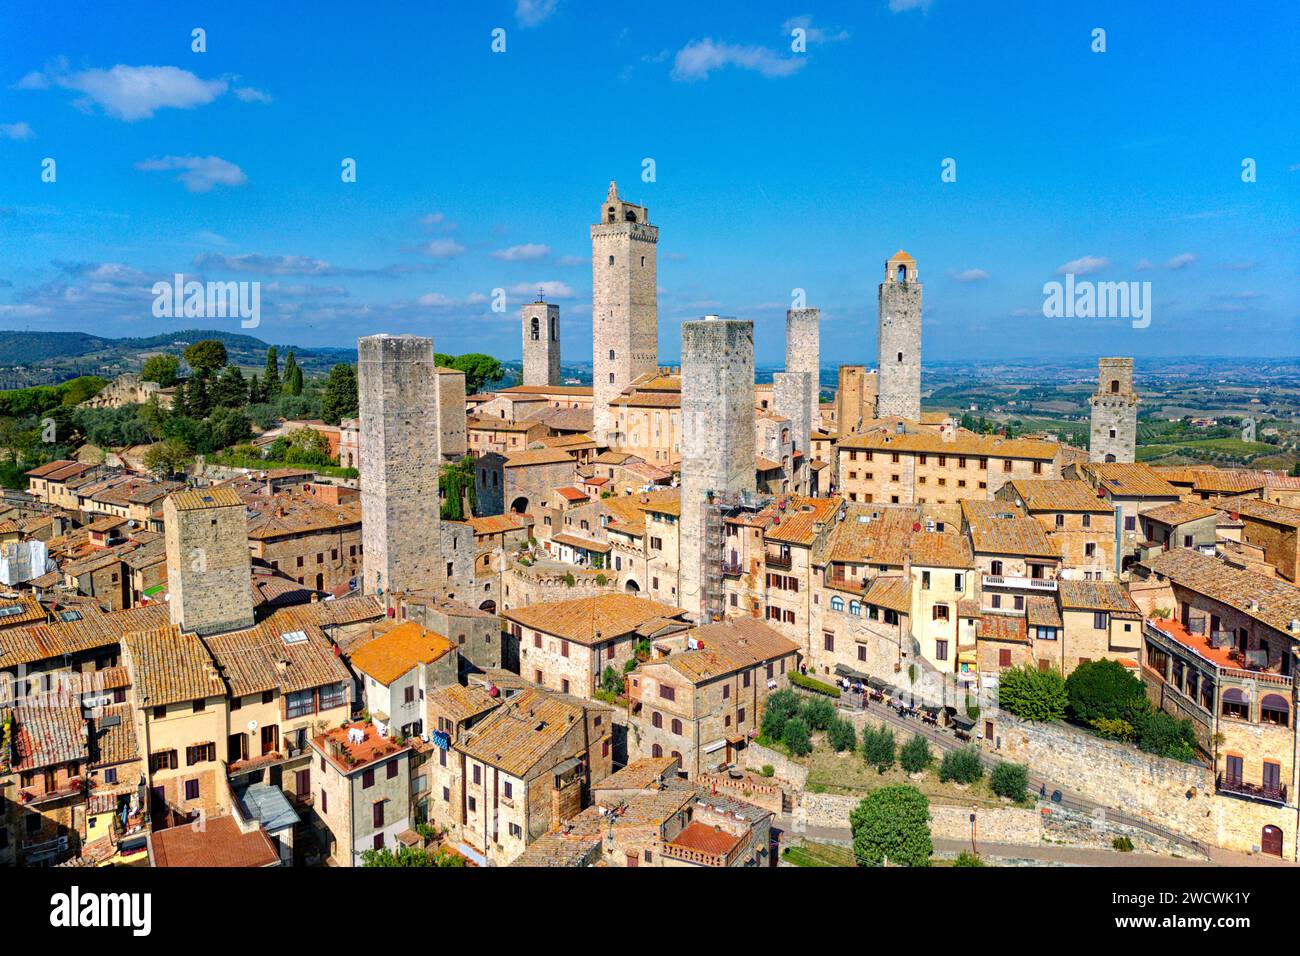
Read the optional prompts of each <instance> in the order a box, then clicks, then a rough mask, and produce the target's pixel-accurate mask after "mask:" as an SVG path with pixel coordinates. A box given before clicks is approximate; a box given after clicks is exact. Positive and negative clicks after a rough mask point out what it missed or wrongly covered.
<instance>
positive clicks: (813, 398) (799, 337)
mask: <svg viewBox="0 0 1300 956" xmlns="http://www.w3.org/2000/svg"><path fill="white" fill-rule="evenodd" d="M821 324H822V310H821V309H789V310H787V311H786V313H785V370H786V371H787V372H789V373H793V374H797V373H799V372H807V373H808V407H809V408H810V409H811V410H812V412H811V418H812V419H813V421H812V424H814V425H815V424H817V423H816V421H815V419H816V417H817V406H818V405H819V404H820V402H821V374H822V367H821V366H822V331H821ZM777 411H778V412H780V409H779V408H778V409H777ZM783 414H789V413H788V412H786V413H783ZM801 447H802V446H801ZM803 451H804V452H805V454H806V453H807V449H806V448H804V449H803Z"/></svg>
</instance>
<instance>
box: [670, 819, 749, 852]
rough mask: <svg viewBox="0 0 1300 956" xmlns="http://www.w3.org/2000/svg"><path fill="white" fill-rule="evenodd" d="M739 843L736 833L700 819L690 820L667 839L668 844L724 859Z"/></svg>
mask: <svg viewBox="0 0 1300 956" xmlns="http://www.w3.org/2000/svg"><path fill="white" fill-rule="evenodd" d="M739 843H740V837H739V836H737V835H736V834H734V833H730V832H728V831H727V830H723V829H720V828H717V827H712V826H709V825H708V824H707V823H704V822H703V821H700V820H695V821H692V822H691V823H690V824H689V825H688V826H687V827H685V829H683V830H682V831H681V832H680V833H678V834H677V836H675V837H673V838H672V839H671V840H669V841H668V845H669V846H677V847H682V848H684V849H687V850H693V851H695V852H696V853H703V854H706V855H708V856H714V857H719V858H722V859H725V858H726V857H727V855H728V854H729V853H731V851H732V850H734V849H735V848H736V846H737V844H739Z"/></svg>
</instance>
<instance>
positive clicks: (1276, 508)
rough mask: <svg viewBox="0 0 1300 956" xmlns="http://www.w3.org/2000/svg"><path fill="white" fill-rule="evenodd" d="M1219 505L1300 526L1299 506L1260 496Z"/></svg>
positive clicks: (1233, 499) (1289, 525) (1239, 512)
mask: <svg viewBox="0 0 1300 956" xmlns="http://www.w3.org/2000/svg"><path fill="white" fill-rule="evenodd" d="M1218 506H1219V507H1220V508H1224V509H1228V510H1231V511H1235V512H1237V514H1239V515H1243V516H1244V517H1247V518H1253V519H1255V520H1256V521H1267V522H1268V523H1270V524H1276V525H1281V526H1283V527H1285V528H1300V509H1298V508H1288V507H1286V506H1285V505H1275V504H1273V503H1272V502H1268V501H1263V500H1261V499H1259V498H1224V499H1222V500H1221V501H1219V502H1218ZM1148 513H1149V512H1148Z"/></svg>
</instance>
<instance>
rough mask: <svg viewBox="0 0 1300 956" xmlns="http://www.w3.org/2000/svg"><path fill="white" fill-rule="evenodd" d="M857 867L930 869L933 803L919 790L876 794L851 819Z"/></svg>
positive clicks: (892, 788) (899, 786)
mask: <svg viewBox="0 0 1300 956" xmlns="http://www.w3.org/2000/svg"><path fill="white" fill-rule="evenodd" d="M849 825H850V827H851V828H852V830H853V855H854V857H856V858H857V861H858V866H882V865H884V864H886V863H889V864H891V865H894V866H929V865H930V854H931V853H932V852H934V844H933V843H932V842H931V840H930V801H929V800H928V799H926V796H925V794H923V793H922V792H921V791H920V790H917V789H916V787H912V786H908V785H907V784H895V785H893V786H889V787H881V788H880V789H878V790H873V791H871V793H869V794H867V796H866V797H865V798H863V800H862V802H861V803H859V804H858V805H857V807H856V808H855V809H854V810H853V812H852V813H851V814H850V815H849Z"/></svg>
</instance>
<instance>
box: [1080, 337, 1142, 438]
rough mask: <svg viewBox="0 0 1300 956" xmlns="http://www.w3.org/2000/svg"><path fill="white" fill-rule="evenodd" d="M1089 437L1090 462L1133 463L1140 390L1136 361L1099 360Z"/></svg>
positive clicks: (1090, 399)
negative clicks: (1136, 384) (1136, 382)
mask: <svg viewBox="0 0 1300 956" xmlns="http://www.w3.org/2000/svg"><path fill="white" fill-rule="evenodd" d="M1088 404H1089V405H1091V406H1092V430H1091V432H1090V434H1089V437H1088V460H1089V461H1102V462H1105V461H1123V462H1131V461H1133V460H1134V459H1135V458H1136V453H1137V407H1138V396H1137V392H1135V391H1133V360H1132V359H1131V358H1103V359H1098V360H1097V391H1096V393H1095V394H1094V395H1093V396H1092V397H1091V398H1089V399H1088Z"/></svg>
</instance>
